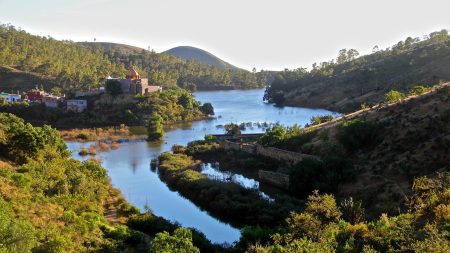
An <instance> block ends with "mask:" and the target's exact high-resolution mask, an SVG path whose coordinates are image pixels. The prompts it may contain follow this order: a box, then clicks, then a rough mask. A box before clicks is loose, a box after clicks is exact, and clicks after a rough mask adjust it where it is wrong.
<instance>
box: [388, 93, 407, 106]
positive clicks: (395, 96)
mask: <svg viewBox="0 0 450 253" xmlns="http://www.w3.org/2000/svg"><path fill="white" fill-rule="evenodd" d="M405 97H406V95H405V94H404V93H401V92H399V91H395V90H391V91H389V92H388V93H386V94H385V95H384V102H386V103H393V102H398V101H400V100H402V99H403V98H405Z"/></svg>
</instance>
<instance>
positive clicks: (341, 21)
mask: <svg viewBox="0 0 450 253" xmlns="http://www.w3.org/2000/svg"><path fill="white" fill-rule="evenodd" d="M0 23H3V24H7V23H11V24H12V25H14V26H16V27H20V28H22V29H24V30H26V31H28V32H30V33H32V34H38V35H50V36H51V37H53V38H56V39H67V40H73V41H93V40H94V38H96V40H97V41H108V42H116V43H124V44H129V45H134V46H139V47H142V48H145V49H147V48H149V47H150V48H151V49H153V50H155V51H156V52H162V51H165V50H168V49H170V48H172V47H175V46H185V45H187V46H195V47H199V48H202V49H204V50H207V51H209V52H211V53H213V54H214V55H216V56H218V57H219V58H222V59H223V60H225V61H227V62H229V63H231V64H234V65H236V66H238V67H242V68H245V69H249V70H250V69H252V68H253V67H256V69H257V70H261V69H264V70H282V69H284V68H289V69H293V68H298V67H307V68H309V67H310V66H311V64H312V63H314V62H321V61H328V60H330V59H333V58H336V56H337V52H338V51H339V50H340V49H342V48H355V49H356V50H358V51H359V52H360V53H361V54H367V53H370V52H371V51H372V48H373V47H374V46H375V45H378V46H379V47H380V48H386V47H388V46H391V45H393V44H395V43H397V42H398V41H400V40H404V39H405V38H406V37H408V36H411V37H423V36H424V35H427V34H429V33H431V32H433V31H437V30H441V29H450V1H449V0H426V1H424V0H408V1H407V0H379V1H375V0H374V1H368V0H339V1H338V0H316V1H313V0H310V1H302V0H272V1H269V0H126V1H125V0H0Z"/></svg>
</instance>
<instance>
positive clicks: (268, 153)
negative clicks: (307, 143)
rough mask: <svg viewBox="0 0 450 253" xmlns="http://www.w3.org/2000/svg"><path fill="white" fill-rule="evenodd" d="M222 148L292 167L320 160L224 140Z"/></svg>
mask: <svg viewBox="0 0 450 253" xmlns="http://www.w3.org/2000/svg"><path fill="white" fill-rule="evenodd" d="M220 147H221V148H223V149H225V150H238V151H243V152H246V153H249V154H253V155H261V156H265V157H270V158H273V159H275V160H278V161H285V162H288V163H290V164H291V165H295V164H297V163H299V162H301V161H302V160H303V159H305V158H313V159H317V160H319V159H320V158H319V157H317V156H313V155H307V154H302V153H297V152H292V151H287V150H283V149H278V148H272V147H264V146H262V145H259V144H253V143H238V142H231V141H227V140H223V141H221V142H220Z"/></svg>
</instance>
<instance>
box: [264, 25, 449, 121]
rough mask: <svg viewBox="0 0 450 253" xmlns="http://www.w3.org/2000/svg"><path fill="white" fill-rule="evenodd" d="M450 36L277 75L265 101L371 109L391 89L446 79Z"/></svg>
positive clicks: (344, 54)
mask: <svg viewBox="0 0 450 253" xmlns="http://www.w3.org/2000/svg"><path fill="white" fill-rule="evenodd" d="M449 44H450V36H449V35H448V32H447V31H446V30H442V31H440V32H434V33H431V34H430V35H429V36H428V37H427V39H424V40H420V39H418V38H411V37H409V38H407V39H406V40H405V41H400V42H399V43H397V44H396V45H394V46H392V47H391V48H387V49H385V50H378V49H377V48H374V53H372V54H370V55H365V56H361V57H359V58H356V57H357V56H358V53H357V51H356V50H348V51H347V50H341V51H340V53H339V56H338V58H337V59H336V60H332V61H330V62H322V63H319V64H314V65H313V69H312V70H311V71H307V70H306V69H303V68H299V69H296V70H292V71H285V72H281V73H280V74H279V75H278V76H277V77H276V79H275V81H274V82H273V83H272V85H271V86H270V87H269V88H268V89H267V92H266V99H267V100H268V101H269V102H274V103H277V104H280V105H294V106H308V107H320V108H328V109H331V110H334V111H339V112H351V111H354V110H357V109H359V108H360V106H361V104H375V103H378V102H380V101H381V100H382V99H383V96H384V94H385V93H387V92H388V91H389V90H398V91H402V92H404V91H407V90H409V89H410V88H412V87H414V86H416V85H425V86H432V85H435V84H438V83H440V82H443V81H447V80H450V47H449Z"/></svg>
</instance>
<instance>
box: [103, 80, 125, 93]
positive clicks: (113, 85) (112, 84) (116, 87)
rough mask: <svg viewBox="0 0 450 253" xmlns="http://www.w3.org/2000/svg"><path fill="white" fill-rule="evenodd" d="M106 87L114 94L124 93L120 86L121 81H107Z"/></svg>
mask: <svg viewBox="0 0 450 253" xmlns="http://www.w3.org/2000/svg"><path fill="white" fill-rule="evenodd" d="M105 88H106V91H107V92H108V93H109V94H111V95H113V96H117V95H119V94H121V93H122V88H120V82H119V81H117V80H108V81H106V87H105Z"/></svg>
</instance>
